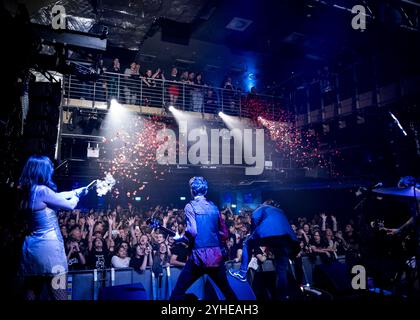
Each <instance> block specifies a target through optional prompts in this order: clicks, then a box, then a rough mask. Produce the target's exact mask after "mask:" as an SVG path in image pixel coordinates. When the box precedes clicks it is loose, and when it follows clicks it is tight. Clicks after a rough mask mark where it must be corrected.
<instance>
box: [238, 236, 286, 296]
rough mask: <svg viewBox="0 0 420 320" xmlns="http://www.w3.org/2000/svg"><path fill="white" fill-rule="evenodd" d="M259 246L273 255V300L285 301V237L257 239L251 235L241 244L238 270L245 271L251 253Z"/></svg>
mask: <svg viewBox="0 0 420 320" xmlns="http://www.w3.org/2000/svg"><path fill="white" fill-rule="evenodd" d="M259 246H268V247H269V248H270V250H271V252H272V253H273V254H274V266H275V268H276V273H277V281H276V296H275V297H274V299H275V300H285V299H286V298H287V296H288V283H287V270H288V267H289V255H290V251H291V248H290V240H289V238H288V237H287V236H275V237H266V238H259V237H258V236H257V235H256V234H251V235H250V236H249V237H248V238H247V239H246V240H245V241H244V243H243V247H242V263H241V267H240V269H241V270H242V271H245V272H246V271H247V269H248V264H249V261H250V260H251V257H252V251H253V250H254V249H256V248H257V247H259Z"/></svg>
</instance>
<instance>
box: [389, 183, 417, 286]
mask: <svg viewBox="0 0 420 320" xmlns="http://www.w3.org/2000/svg"><path fill="white" fill-rule="evenodd" d="M398 188H400V189H401V190H409V192H410V193H409V194H405V195H406V196H407V195H409V196H410V197H411V196H412V198H413V202H412V205H411V207H410V210H411V212H412V216H411V218H410V219H408V220H407V221H406V222H405V223H404V224H403V225H402V226H401V227H399V228H397V229H390V228H383V229H384V230H385V231H386V232H387V234H388V235H392V236H395V235H400V234H402V233H404V232H406V231H407V230H409V229H410V228H413V229H414V235H415V239H414V240H415V241H416V244H417V245H416V252H415V259H416V269H417V270H416V273H417V274H416V275H415V276H416V279H417V280H418V281H420V196H419V192H420V184H418V183H417V181H416V179H415V178H414V177H411V176H407V177H402V178H401V179H400V181H399V182H398ZM411 192H413V194H412V195H411ZM397 194H398V193H397ZM416 279H415V280H416ZM413 286H415V283H413ZM417 286H420V282H419V283H417ZM418 290H419V287H417V291H418ZM416 294H420V292H416Z"/></svg>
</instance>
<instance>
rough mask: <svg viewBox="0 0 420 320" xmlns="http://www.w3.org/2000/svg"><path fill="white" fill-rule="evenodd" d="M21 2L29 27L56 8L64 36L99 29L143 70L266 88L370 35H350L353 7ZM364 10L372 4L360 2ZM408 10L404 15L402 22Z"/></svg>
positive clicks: (302, 1) (271, 2)
mask: <svg viewBox="0 0 420 320" xmlns="http://www.w3.org/2000/svg"><path fill="white" fill-rule="evenodd" d="M22 2H23V3H24V4H25V5H26V6H27V9H28V11H29V15H30V17H31V21H32V22H35V23H41V24H50V23H51V9H52V7H53V6H54V5H57V4H59V5H62V6H64V8H65V9H66V14H67V24H68V28H71V29H73V30H78V31H84V32H87V31H91V32H92V31H93V32H98V33H100V32H102V30H103V27H106V28H107V29H108V47H110V48H121V49H124V50H128V51H131V52H133V55H134V56H135V57H136V59H140V61H143V62H144V61H146V62H151V61H153V60H156V61H159V62H158V63H159V64H161V61H163V60H165V59H167V60H171V61H175V60H176V61H178V62H179V64H182V63H184V64H187V65H188V64H190V65H194V67H192V68H195V70H204V71H209V70H213V71H215V70H216V72H217V70H220V69H223V70H227V72H231V73H232V74H235V73H236V74H242V75H245V76H246V75H249V74H251V73H252V74H253V76H255V77H256V78H257V79H258V78H260V77H261V78H262V77H264V78H265V79H264V81H265V82H266V83H268V82H270V81H271V83H273V80H275V81H279V82H281V81H284V80H286V79H287V78H288V77H290V76H291V75H292V74H297V73H299V72H300V71H302V70H307V69H310V68H311V67H313V66H315V67H316V68H319V67H320V66H322V65H323V64H325V63H326V62H328V61H329V60H331V59H334V58H335V57H337V56H339V55H344V56H350V57H351V56H352V55H354V54H355V52H356V51H358V50H359V51H360V50H364V49H363V48H364V47H365V46H366V44H370V43H372V35H374V36H375V35H376V34H372V33H369V32H364V33H363V32H360V31H356V30H353V29H352V28H351V20H352V18H353V15H352V13H351V9H350V8H351V7H352V6H353V4H358V3H359V2H360V1H358V0H351V1H343V0H336V1H316V0H284V1H278V0H264V1H255V0H229V1H222V0H172V1H165V0H60V1H57V0H26V1H25V0H24V1H22ZM370 2H375V1H363V3H364V4H367V3H370ZM5 5H6V8H8V9H9V10H10V11H13V7H14V6H16V3H15V1H13V0H6V1H5ZM371 8H372V7H371V6H367V9H368V13H369V12H370V10H371ZM381 8H382V7H380V8H379V9H381ZM384 8H385V9H386V7H384ZM376 9H378V8H376ZM376 9H372V10H376ZM379 9H378V10H376V11H375V12H382V11H383V10H382V11H381V10H379ZM409 9H410V8H408V9H406V10H405V11H404V12H406V13H407V14H408V15H409V14H410V12H409ZM407 10H408V11H407ZM389 13H390V14H388V16H391V17H392V18H389V17H388V16H387V17H388V18H387V19H388V20H390V19H391V20H390V21H388V22H391V23H393V22H401V21H399V20H398V19H399V17H400V16H399V15H398V12H397V11H395V12H394V11H390V12H389ZM376 18H378V17H376ZM379 18H381V17H379ZM392 19H393V20H392ZM397 20H398V21H397ZM375 41H376V40H375ZM356 44H357V45H356ZM142 59H143V60H142Z"/></svg>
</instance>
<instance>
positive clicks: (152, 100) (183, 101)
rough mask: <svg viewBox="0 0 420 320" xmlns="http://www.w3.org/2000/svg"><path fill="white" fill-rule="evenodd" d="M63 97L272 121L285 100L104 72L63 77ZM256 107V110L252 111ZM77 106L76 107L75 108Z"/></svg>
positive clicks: (91, 103)
mask: <svg viewBox="0 0 420 320" xmlns="http://www.w3.org/2000/svg"><path fill="white" fill-rule="evenodd" d="M63 98H65V99H66V101H67V104H74V103H76V104H77V103H80V100H85V101H84V103H83V105H86V102H88V103H87V105H89V106H90V107H92V108H95V107H97V106H98V105H100V106H103V105H104V103H105V105H106V104H109V102H110V101H111V100H112V99H116V100H117V101H118V102H119V103H120V104H124V105H129V106H139V107H156V108H167V107H169V106H173V107H175V108H177V109H179V110H183V111H190V112H198V113H209V114H217V113H218V112H219V111H222V112H223V113H225V114H228V115H234V116H240V117H248V118H250V117H253V116H256V115H257V114H258V115H262V114H263V115H265V117H266V118H270V119H271V118H274V117H275V116H278V115H279V114H281V108H282V107H283V104H284V101H282V100H281V99H280V98H278V97H274V96H266V95H252V96H249V95H245V94H243V93H242V92H241V91H239V90H229V89H223V88H216V87H211V86H207V85H195V84H190V83H186V82H175V81H168V80H162V79H153V78H145V77H141V76H138V75H137V76H132V75H130V76H129V75H125V74H119V73H111V72H105V73H103V74H101V75H100V76H99V77H98V78H97V79H96V80H95V81H88V80H86V81H83V80H80V79H79V78H78V77H76V76H73V75H66V76H64V78H63ZM256 104H258V110H257V109H256V108H255V106H256ZM76 106H77V105H76Z"/></svg>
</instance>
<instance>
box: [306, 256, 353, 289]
mask: <svg viewBox="0 0 420 320" xmlns="http://www.w3.org/2000/svg"><path fill="white" fill-rule="evenodd" d="M313 286H314V287H315V288H320V289H323V290H326V291H328V292H330V293H332V294H339V295H340V294H346V293H350V292H352V291H353V289H352V287H351V275H350V270H349V267H348V265H347V264H345V263H340V262H333V263H328V264H320V265H317V266H315V269H314V272H313Z"/></svg>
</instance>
